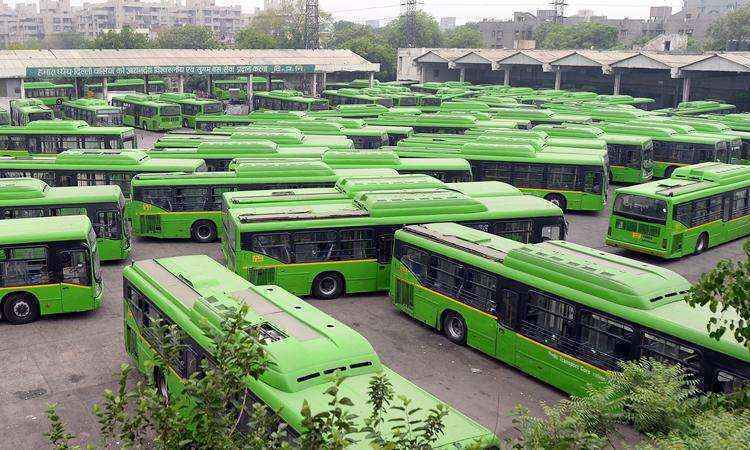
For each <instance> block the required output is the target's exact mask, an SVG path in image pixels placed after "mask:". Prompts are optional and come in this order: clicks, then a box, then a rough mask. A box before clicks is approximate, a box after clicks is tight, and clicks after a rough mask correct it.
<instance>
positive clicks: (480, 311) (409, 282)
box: [396, 277, 498, 319]
mask: <svg viewBox="0 0 750 450" xmlns="http://www.w3.org/2000/svg"><path fill="white" fill-rule="evenodd" d="M396 280H399V281H402V282H404V283H406V284H410V285H412V286H416V287H418V288H420V289H424V290H425V291H429V292H432V293H433V294H435V295H438V296H440V297H443V298H445V299H447V300H450V301H451V302H453V303H458V304H459V305H461V306H464V307H466V308H469V309H473V310H474V311H476V312H478V313H479V314H482V315H484V316H487V317H491V318H492V319H498V317H497V316H493V315H492V314H490V313H487V312H484V311H482V310H481V309H477V308H475V307H473V306H469V305H467V304H466V303H462V302H460V301H458V300H456V299H454V298H451V297H448V296H447V295H445V294H441V293H440V292H437V291H433V290H432V289H430V288H428V287H424V286H422V285H421V284H416V283H412V282H411V281H407V280H404V279H403V278H398V277H396Z"/></svg>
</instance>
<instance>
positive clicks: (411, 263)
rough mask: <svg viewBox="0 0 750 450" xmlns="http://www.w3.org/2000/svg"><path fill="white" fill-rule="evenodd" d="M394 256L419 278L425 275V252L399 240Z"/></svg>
mask: <svg viewBox="0 0 750 450" xmlns="http://www.w3.org/2000/svg"><path fill="white" fill-rule="evenodd" d="M396 257H397V258H398V259H399V260H401V262H402V263H403V264H404V265H405V266H406V267H407V268H408V269H409V270H410V271H411V273H413V274H414V276H415V277H417V279H419V280H421V279H422V277H423V276H424V275H425V270H424V265H425V263H426V262H427V253H426V252H425V251H423V250H419V249H416V248H414V247H412V246H409V245H406V244H404V243H403V242H401V241H399V243H398V249H397V253H396Z"/></svg>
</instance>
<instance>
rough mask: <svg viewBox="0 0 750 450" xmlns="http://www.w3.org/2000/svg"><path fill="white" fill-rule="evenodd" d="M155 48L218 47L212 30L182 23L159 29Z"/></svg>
mask: <svg viewBox="0 0 750 450" xmlns="http://www.w3.org/2000/svg"><path fill="white" fill-rule="evenodd" d="M154 46H155V47H157V48H192V49H199V48H200V49H203V48H219V47H221V43H219V40H218V39H217V38H216V33H214V30H213V29H211V28H208V27H202V26H196V25H182V26H178V27H172V28H167V29H166V30H164V31H161V32H160V33H159V35H158V36H157V37H156V40H155V41H154Z"/></svg>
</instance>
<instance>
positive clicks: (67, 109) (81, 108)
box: [62, 98, 122, 127]
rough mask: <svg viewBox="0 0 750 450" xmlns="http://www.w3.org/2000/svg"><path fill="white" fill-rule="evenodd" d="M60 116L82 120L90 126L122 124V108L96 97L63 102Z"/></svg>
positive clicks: (117, 125)
mask: <svg viewBox="0 0 750 450" xmlns="http://www.w3.org/2000/svg"><path fill="white" fill-rule="evenodd" d="M62 117H63V119H70V120H83V121H84V122H86V123H88V124H89V125H91V126H92V127H109V126H115V127H119V126H122V109H121V108H118V107H116V106H110V105H109V103H107V101H106V100H103V99H98V98H79V99H78V100H71V101H67V102H65V103H63V104H62Z"/></svg>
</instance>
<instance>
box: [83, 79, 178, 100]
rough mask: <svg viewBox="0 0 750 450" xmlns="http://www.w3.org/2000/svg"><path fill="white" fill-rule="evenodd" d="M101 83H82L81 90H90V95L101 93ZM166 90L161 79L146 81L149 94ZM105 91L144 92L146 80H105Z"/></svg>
mask: <svg viewBox="0 0 750 450" xmlns="http://www.w3.org/2000/svg"><path fill="white" fill-rule="evenodd" d="M103 89H104V87H103V85H102V83H92V84H84V85H83V91H84V92H87V93H88V92H91V94H92V95H95V96H96V95H101V93H102V92H103ZM166 90H167V85H166V83H164V81H162V80H150V81H149V82H148V93H149V94H161V93H162V92H165V91H166ZM107 92H137V93H140V94H145V93H146V81H145V80H144V79H143V78H118V79H116V80H114V81H108V82H107ZM105 100H106V99H105Z"/></svg>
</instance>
